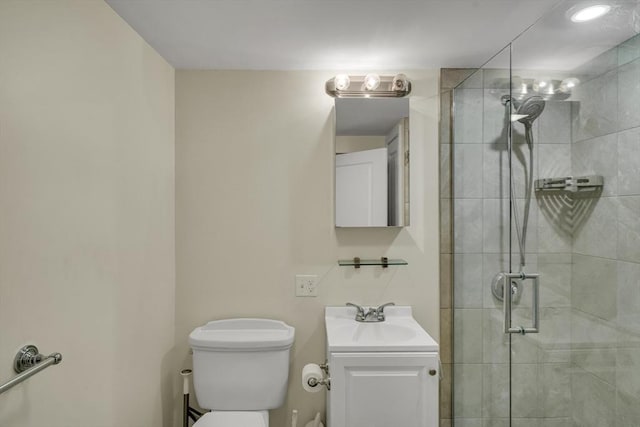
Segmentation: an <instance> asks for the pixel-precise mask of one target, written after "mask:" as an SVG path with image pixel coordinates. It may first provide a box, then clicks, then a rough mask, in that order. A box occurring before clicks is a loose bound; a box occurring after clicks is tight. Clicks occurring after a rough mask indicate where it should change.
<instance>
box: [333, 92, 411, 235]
mask: <svg viewBox="0 0 640 427" xmlns="http://www.w3.org/2000/svg"><path fill="white" fill-rule="evenodd" d="M335 118H336V121H335V183H336V188H335V221H336V227H405V226H408V225H409V98H336V99H335Z"/></svg>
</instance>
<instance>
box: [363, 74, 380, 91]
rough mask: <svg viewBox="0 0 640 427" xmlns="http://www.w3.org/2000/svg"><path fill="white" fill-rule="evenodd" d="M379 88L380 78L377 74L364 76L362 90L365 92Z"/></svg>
mask: <svg viewBox="0 0 640 427" xmlns="http://www.w3.org/2000/svg"><path fill="white" fill-rule="evenodd" d="M378 86H380V76H378V75H377V74H367V75H366V76H364V88H365V89H366V90H376V89H377V88H378Z"/></svg>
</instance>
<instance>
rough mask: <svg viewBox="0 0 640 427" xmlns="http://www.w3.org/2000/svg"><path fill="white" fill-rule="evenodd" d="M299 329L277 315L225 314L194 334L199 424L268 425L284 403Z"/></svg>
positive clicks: (218, 426) (191, 342)
mask: <svg viewBox="0 0 640 427" xmlns="http://www.w3.org/2000/svg"><path fill="white" fill-rule="evenodd" d="M294 335H295V329H294V328H293V327H291V326H289V325H287V324H286V323H284V322H281V321H278V320H271V319H224V320H215V321H212V322H209V323H207V324H206V325H204V326H200V327H198V328H196V329H194V330H193V332H191V334H190V335H189V345H190V346H191V348H192V349H193V386H194V389H195V394H196V399H197V400H198V404H199V406H200V407H201V408H203V409H210V410H211V412H209V413H206V414H205V415H203V416H202V417H201V418H200V419H199V420H198V421H197V422H196V423H195V424H194V427H268V426H269V412H268V410H269V409H275V408H278V407H280V406H282V404H283V403H284V399H285V397H286V393H287V384H288V380H289V360H290V351H291V346H292V345H293V339H294Z"/></svg>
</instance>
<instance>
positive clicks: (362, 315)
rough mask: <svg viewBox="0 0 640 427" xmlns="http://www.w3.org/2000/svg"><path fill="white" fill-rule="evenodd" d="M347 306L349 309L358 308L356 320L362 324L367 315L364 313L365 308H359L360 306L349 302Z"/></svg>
mask: <svg viewBox="0 0 640 427" xmlns="http://www.w3.org/2000/svg"><path fill="white" fill-rule="evenodd" d="M346 305H347V306H348V307H355V308H356V310H357V312H356V320H358V321H360V322H361V321H363V320H364V319H365V317H366V314H365V312H364V308H363V307H361V306H359V305H358V304H354V303H352V302H348V303H347V304H346Z"/></svg>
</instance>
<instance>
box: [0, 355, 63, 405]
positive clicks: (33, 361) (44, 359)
mask: <svg viewBox="0 0 640 427" xmlns="http://www.w3.org/2000/svg"><path fill="white" fill-rule="evenodd" d="M61 361H62V354H60V353H51V354H50V355H48V356H44V355H42V354H40V352H39V351H38V347H36V346H35V345H26V346H24V347H22V348H21V349H20V351H18V354H17V355H16V358H15V360H14V362H13V369H14V370H15V371H16V372H17V373H18V375H17V376H15V377H13V378H11V379H10V380H9V381H7V382H6V383H4V384H2V385H0V394H2V393H4V392H5V391H7V390H9V389H10V388H12V387H13V386H16V385H18V384H20V383H21V382H23V381H24V380H26V379H27V378H29V377H32V376H33V375H35V374H37V373H38V372H40V371H42V370H44V369H47V368H48V367H49V366H51V365H57V364H58V363H60V362H61Z"/></svg>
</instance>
